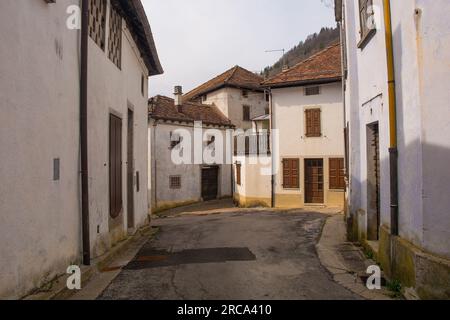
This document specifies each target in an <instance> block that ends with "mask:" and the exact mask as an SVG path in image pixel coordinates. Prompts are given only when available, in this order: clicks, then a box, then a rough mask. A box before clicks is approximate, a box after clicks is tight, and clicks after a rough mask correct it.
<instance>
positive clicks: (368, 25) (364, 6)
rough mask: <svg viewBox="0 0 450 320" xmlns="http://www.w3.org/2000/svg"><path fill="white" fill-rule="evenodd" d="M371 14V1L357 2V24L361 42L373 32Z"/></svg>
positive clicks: (372, 13) (372, 17) (362, 0)
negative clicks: (358, 24)
mask: <svg viewBox="0 0 450 320" xmlns="http://www.w3.org/2000/svg"><path fill="white" fill-rule="evenodd" d="M373 15H374V12H373V0H359V22H360V31H359V32H360V35H361V41H364V40H365V39H366V38H368V37H369V35H370V34H371V32H372V31H375V26H374V25H373V24H374V16H373Z"/></svg>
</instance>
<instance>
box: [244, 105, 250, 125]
mask: <svg viewBox="0 0 450 320" xmlns="http://www.w3.org/2000/svg"><path fill="white" fill-rule="evenodd" d="M242 119H243V120H244V121H250V106H244V107H243V117H242Z"/></svg>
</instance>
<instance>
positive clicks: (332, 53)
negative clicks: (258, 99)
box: [263, 43, 342, 87]
mask: <svg viewBox="0 0 450 320" xmlns="http://www.w3.org/2000/svg"><path fill="white" fill-rule="evenodd" d="M341 79H342V69H341V46H340V43H336V44H333V45H331V46H329V47H328V48H326V49H324V50H322V51H320V52H318V53H316V54H314V55H312V56H311V57H309V58H308V59H306V60H303V61H301V62H300V63H298V64H296V65H295V66H293V67H292V68H290V69H288V70H286V71H283V72H281V73H279V74H277V75H276V76H274V77H272V78H269V79H267V80H266V81H264V82H263V85H264V86H270V87H285V86H295V85H305V84H311V83H324V82H334V81H340V80H341Z"/></svg>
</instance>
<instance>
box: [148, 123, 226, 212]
mask: <svg viewBox="0 0 450 320" xmlns="http://www.w3.org/2000/svg"><path fill="white" fill-rule="evenodd" d="M179 129H182V130H185V131H186V132H188V133H189V135H190V136H191V137H192V139H194V127H193V126H192V125H188V124H179V123H176V124H175V123H172V124H170V123H162V122H158V123H156V124H155V121H153V120H152V121H150V123H149V127H148V130H149V132H150V135H151V137H152V144H153V147H152V148H151V149H150V153H151V156H150V157H151V166H152V181H151V185H152V204H153V205H152V206H153V207H154V208H161V207H165V206H173V205H177V204H180V203H183V202H191V201H200V200H201V197H202V194H201V185H202V184H201V173H202V171H201V170H202V167H204V165H203V164H194V163H192V164H176V163H174V162H173V161H172V150H171V149H170V137H171V132H175V131H176V130H179ZM207 129H212V128H211V127H204V129H203V130H205V131H206V130H207ZM216 129H217V128H216ZM205 131H203V132H204V133H205ZM220 132H221V134H222V136H223V139H224V141H225V139H226V132H225V129H223V128H222V129H220ZM226 147H227V145H226V144H224V146H223V154H225V151H226ZM193 150H194V144H193V140H192V150H191V155H192V159H194V158H193V157H194V151H193ZM205 165H206V164H205ZM218 166H219V179H218V186H219V188H218V197H219V198H220V197H230V196H231V195H232V189H231V186H232V183H231V178H232V177H231V162H230V163H228V164H218ZM170 176H180V177H181V188H180V189H170V187H169V186H170V184H169V177H170Z"/></svg>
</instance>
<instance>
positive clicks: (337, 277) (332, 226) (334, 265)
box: [316, 214, 393, 300]
mask: <svg viewBox="0 0 450 320" xmlns="http://www.w3.org/2000/svg"><path fill="white" fill-rule="evenodd" d="M343 218H344V216H343V215H342V214H338V215H332V216H330V217H329V218H328V219H327V220H326V221H325V225H324V227H323V230H322V234H321V236H320V240H319V242H318V243H317V245H316V251H317V255H318V257H319V260H320V263H321V264H322V266H323V267H324V268H325V269H327V270H328V271H329V272H330V274H331V275H332V277H333V280H334V281H335V282H337V283H339V284H340V285H341V286H343V287H345V288H347V289H348V290H350V291H352V292H353V293H355V294H357V295H359V296H361V297H362V298H364V299H368V300H393V299H392V298H391V297H390V296H389V291H387V290H385V289H381V290H378V291H374V290H369V289H368V288H367V287H366V286H365V285H364V283H363V281H362V280H361V279H360V277H359V276H360V275H361V270H356V269H355V268H354V267H352V266H351V265H350V263H348V262H347V261H346V259H345V258H344V257H343V255H342V248H343V247H345V248H346V249H345V250H346V251H347V252H354V253H355V255H356V254H357V255H360V256H361V260H362V261H364V263H365V265H366V266H368V265H374V264H375V262H374V261H371V260H368V259H365V258H362V257H363V254H362V252H361V249H360V248H358V247H356V246H355V245H353V244H352V243H350V242H348V241H347V240H346V233H345V223H344V220H343Z"/></svg>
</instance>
